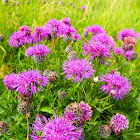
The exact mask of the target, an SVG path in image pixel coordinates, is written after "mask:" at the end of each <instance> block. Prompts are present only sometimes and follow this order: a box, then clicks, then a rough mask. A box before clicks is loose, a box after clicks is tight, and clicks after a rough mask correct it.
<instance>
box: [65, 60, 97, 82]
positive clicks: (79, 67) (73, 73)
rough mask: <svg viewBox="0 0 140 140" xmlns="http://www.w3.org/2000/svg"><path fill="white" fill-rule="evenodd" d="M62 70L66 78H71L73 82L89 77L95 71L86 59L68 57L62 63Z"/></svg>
mask: <svg viewBox="0 0 140 140" xmlns="http://www.w3.org/2000/svg"><path fill="white" fill-rule="evenodd" d="M63 70H64V72H63V73H65V74H66V78H68V79H71V78H72V79H73V81H74V82H81V81H82V80H84V79H85V78H87V79H89V78H90V77H91V76H93V75H94V72H95V70H94V69H93V65H92V64H91V63H90V62H89V60H86V59H70V60H69V61H66V62H65V63H64V64H63Z"/></svg>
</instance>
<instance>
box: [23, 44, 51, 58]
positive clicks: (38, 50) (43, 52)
mask: <svg viewBox="0 0 140 140" xmlns="http://www.w3.org/2000/svg"><path fill="white" fill-rule="evenodd" d="M50 52H51V51H50V49H49V48H48V47H47V46H45V45H43V44H38V45H34V46H33V47H30V48H28V49H27V50H26V52H25V54H26V55H27V56H28V57H33V58H35V57H36V56H38V57H41V56H48V54H49V53H50Z"/></svg>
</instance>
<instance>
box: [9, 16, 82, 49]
mask: <svg viewBox="0 0 140 140" xmlns="http://www.w3.org/2000/svg"><path fill="white" fill-rule="evenodd" d="M60 37H63V40H64V41H65V42H71V41H76V39H81V37H80V35H79V34H78V33H77V31H76V30H75V29H74V27H73V26H72V25H71V20H70V19H69V18H65V19H63V20H62V21H60V20H56V19H51V20H49V21H48V22H47V24H45V25H44V26H43V27H35V28H34V32H33V33H32V31H31V28H29V27H28V26H27V25H25V26H21V27H20V28H19V31H17V32H14V33H12V35H11V36H10V40H9V43H10V46H14V47H21V46H23V45H25V44H27V43H29V44H31V43H35V44H36V43H38V42H41V41H43V40H44V39H46V40H48V41H51V40H52V39H53V38H60Z"/></svg>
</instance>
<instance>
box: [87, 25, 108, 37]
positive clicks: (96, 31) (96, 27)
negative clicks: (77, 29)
mask: <svg viewBox="0 0 140 140" xmlns="http://www.w3.org/2000/svg"><path fill="white" fill-rule="evenodd" d="M85 30H86V31H87V32H88V33H89V32H92V34H93V35H97V34H101V33H103V34H106V31H104V29H103V28H102V27H101V26H100V25H96V24H95V25H93V26H88V27H87V28H86V29H85Z"/></svg>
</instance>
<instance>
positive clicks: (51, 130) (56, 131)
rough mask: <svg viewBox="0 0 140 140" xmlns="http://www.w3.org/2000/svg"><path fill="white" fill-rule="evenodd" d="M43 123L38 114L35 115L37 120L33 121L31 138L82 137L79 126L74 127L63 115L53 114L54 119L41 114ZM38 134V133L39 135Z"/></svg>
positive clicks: (67, 139) (74, 139)
mask: <svg viewBox="0 0 140 140" xmlns="http://www.w3.org/2000/svg"><path fill="white" fill-rule="evenodd" d="M42 118H43V120H44V121H45V123H42V121H41V119H40V117H39V115H37V121H34V123H33V124H32V127H30V129H31V131H32V133H33V134H32V135H30V137H31V139H33V140H39V139H43V140H78V139H83V137H82V135H83V133H82V131H83V129H81V128H80V127H76V126H75V125H73V123H72V122H70V121H69V120H67V119H66V118H65V117H64V116H59V117H57V116H55V117H54V119H53V118H50V119H46V117H45V116H42ZM39 134H40V135H39Z"/></svg>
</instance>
